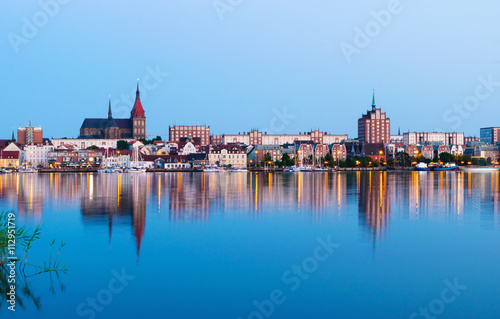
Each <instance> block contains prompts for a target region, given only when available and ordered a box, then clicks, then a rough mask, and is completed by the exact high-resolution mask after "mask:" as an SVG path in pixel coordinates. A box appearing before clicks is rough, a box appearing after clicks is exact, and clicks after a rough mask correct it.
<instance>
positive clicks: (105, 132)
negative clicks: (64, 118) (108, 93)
mask: <svg viewBox="0 0 500 319" xmlns="http://www.w3.org/2000/svg"><path fill="white" fill-rule="evenodd" d="M80 138H106V139H130V138H133V139H141V138H144V139H145V138H146V114H145V112H144V108H143V107H142V103H141V93H140V92H139V83H137V91H136V96H135V103H134V107H133V108H132V111H131V112H130V118H128V119H114V118H113V114H112V113H111V101H109V107H108V118H88V119H85V120H84V121H83V124H82V126H81V128H80Z"/></svg>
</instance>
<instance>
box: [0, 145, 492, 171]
mask: <svg viewBox="0 0 500 319" xmlns="http://www.w3.org/2000/svg"><path fill="white" fill-rule="evenodd" d="M55 141H56V142H57V143H56V145H57V146H56V145H54V144H53V143H51V142H45V143H44V144H38V145H34V144H31V145H24V146H22V145H19V144H17V143H10V144H8V145H7V146H5V145H4V147H3V148H2V147H1V145H0V167H19V166H21V165H26V166H29V167H63V166H107V167H110V166H122V167H129V166H130V165H131V164H132V161H133V159H132V158H133V152H134V150H138V158H137V159H136V160H137V161H139V162H140V165H141V166H145V167H156V168H186V167H191V166H207V165H220V166H234V167H245V166H247V165H256V164H260V163H261V162H262V161H263V160H264V158H265V157H266V155H267V154H269V157H270V160H271V161H272V162H276V161H280V160H281V159H282V158H283V156H284V155H285V154H287V156H288V157H289V158H290V159H295V161H296V162H304V163H307V164H312V165H315V164H319V163H320V162H321V159H322V158H323V159H324V158H326V156H327V155H328V154H329V155H331V157H332V158H333V160H334V161H338V160H345V159H347V158H352V157H354V156H358V157H364V156H369V157H371V158H372V159H373V160H376V161H379V162H385V161H386V160H387V158H389V157H394V156H395V154H397V153H398V152H406V153H408V154H409V155H410V156H419V155H421V156H423V157H424V158H428V159H431V160H432V159H434V158H435V157H439V155H440V154H442V153H444V152H446V153H450V154H452V155H469V156H470V157H471V158H472V157H484V158H488V157H489V158H491V159H492V160H493V161H494V162H498V161H499V160H500V146H489V145H476V146H466V145H463V144H462V145H460V144H455V145H441V144H440V143H435V144H432V145H418V144H411V145H406V146H405V145H394V144H382V143H360V142H359V141H356V140H354V141H352V140H347V141H344V142H341V143H333V144H324V143H315V142H314V141H310V140H308V141H295V142H294V143H285V144H281V145H272V144H271V145H258V144H257V145H245V144H243V143H239V144H225V145H212V144H210V145H202V143H201V141H200V140H199V139H197V138H186V139H181V140H179V142H177V143H176V142H169V141H155V142H154V143H152V144H148V145H144V144H143V143H141V142H139V141H135V140H130V141H126V142H127V143H128V148H129V149H128V150H118V149H117V147H116V146H117V142H118V140H113V141H108V140H106V141H104V142H102V141H93V142H92V143H84V144H81V143H80V144H79V143H72V141H69V140H65V141H61V140H55ZM63 142H66V143H63ZM96 143H97V144H98V145H105V146H112V147H109V148H106V147H99V146H97V145H95V144H96ZM83 147H85V148H83Z"/></svg>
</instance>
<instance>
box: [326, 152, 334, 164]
mask: <svg viewBox="0 0 500 319" xmlns="http://www.w3.org/2000/svg"><path fill="white" fill-rule="evenodd" d="M334 161H335V160H334V159H333V156H332V154H330V153H327V154H326V155H325V158H324V162H323V164H325V166H330V167H332V166H333V162H334Z"/></svg>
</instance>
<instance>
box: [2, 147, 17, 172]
mask: <svg viewBox="0 0 500 319" xmlns="http://www.w3.org/2000/svg"><path fill="white" fill-rule="evenodd" d="M18 166H19V152H16V151H4V150H1V151H0V167H12V168H15V167H18Z"/></svg>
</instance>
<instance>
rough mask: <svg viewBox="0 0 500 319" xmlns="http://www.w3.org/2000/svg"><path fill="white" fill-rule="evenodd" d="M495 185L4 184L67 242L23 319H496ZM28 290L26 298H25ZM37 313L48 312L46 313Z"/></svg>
mask: <svg viewBox="0 0 500 319" xmlns="http://www.w3.org/2000/svg"><path fill="white" fill-rule="evenodd" d="M499 180H500V178H499V174H498V173H475V174H474V173H472V174H471V173H463V172H458V173H457V172H441V173H438V172H411V173H391V172H390V173H386V172H371V173H370V172H363V173H361V172H352V173H349V172H346V173H299V174H262V173H212V174H204V173H161V174H159V173H156V174H153V173H150V174H105V175H97V174H66V175H65V174H59V175H52V174H51V175H44V174H38V175H37V174H24V175H18V174H13V175H1V176H0V209H1V210H14V211H15V212H16V213H17V222H18V224H23V225H28V226H29V227H35V226H36V225H38V224H42V225H43V236H42V239H41V240H39V241H38V242H37V243H36V245H35V247H34V248H33V251H32V253H31V255H30V262H33V263H43V261H44V260H46V259H47V258H48V255H49V251H50V247H49V245H48V243H49V242H50V241H51V240H52V239H57V240H61V239H62V240H64V241H65V242H66V243H67V246H66V247H65V248H64V249H63V252H62V254H61V257H60V258H61V260H62V263H63V264H66V265H67V266H68V267H69V268H70V270H69V272H68V273H67V274H60V275H59V276H56V275H55V274H42V275H38V276H34V277H30V278H28V279H27V282H26V284H27V287H28V288H29V290H30V292H31V294H32V295H33V298H37V299H35V301H36V302H34V301H33V299H32V298H30V297H28V296H26V294H25V292H26V291H23V289H21V287H18V298H21V299H22V300H23V303H24V306H25V309H24V310H23V309H22V308H21V307H20V305H19V304H18V308H17V311H16V313H15V314H12V313H11V312H10V311H7V309H6V307H7V305H6V304H5V301H4V300H2V309H1V310H0V316H1V317H8V318H10V317H17V318H94V317H95V318H140V317H142V318H238V317H241V318H268V317H271V318H425V317H426V315H427V316H428V318H430V317H429V316H434V317H436V318H498V317H499V315H500V275H499V271H500V253H499V252H500V250H499V248H500V216H499V211H500V207H499V205H500V196H499ZM23 292H24V293H23ZM37 308H38V309H37Z"/></svg>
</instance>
